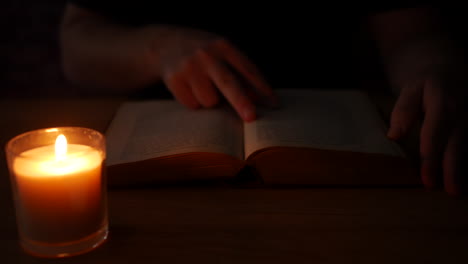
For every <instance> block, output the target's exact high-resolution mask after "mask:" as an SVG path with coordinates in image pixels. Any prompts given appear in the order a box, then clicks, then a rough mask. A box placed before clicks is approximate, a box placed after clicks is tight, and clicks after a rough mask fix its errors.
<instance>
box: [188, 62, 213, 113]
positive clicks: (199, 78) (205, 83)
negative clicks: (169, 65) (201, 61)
mask: <svg viewBox="0 0 468 264" xmlns="http://www.w3.org/2000/svg"><path fill="white" fill-rule="evenodd" d="M186 74H187V77H186V78H187V79H188V81H189V84H190V88H191V90H192V92H193V95H194V96H195V98H196V99H197V101H198V102H199V103H200V104H201V105H203V107H206V108H211V107H214V106H216V105H217V104H218V103H219V95H218V92H217V90H216V88H215V86H214V85H213V83H212V81H211V80H210V78H209V76H208V74H206V73H205V72H203V71H202V70H200V67H197V64H195V63H190V64H189V65H188V66H187V67H186Z"/></svg>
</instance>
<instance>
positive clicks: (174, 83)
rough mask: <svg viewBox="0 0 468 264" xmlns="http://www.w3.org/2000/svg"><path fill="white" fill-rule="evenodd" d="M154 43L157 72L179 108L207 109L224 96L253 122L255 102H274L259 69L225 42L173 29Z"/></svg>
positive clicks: (244, 117) (219, 38)
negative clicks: (180, 105)
mask: <svg viewBox="0 0 468 264" xmlns="http://www.w3.org/2000/svg"><path fill="white" fill-rule="evenodd" d="M157 41H159V42H158V44H157V45H158V49H157V51H156V53H157V57H158V65H159V69H158V71H159V72H160V74H161V77H162V79H163V81H164V82H165V84H166V85H167V87H168V89H169V90H170V91H171V93H172V94H173V95H174V97H175V98H176V99H177V100H178V101H179V102H180V103H182V104H183V105H185V106H187V107H189V108H191V109H197V108H200V107H206V108H210V107H214V106H215V105H217V104H218V103H219V101H220V99H221V97H224V98H225V99H227V101H228V102H229V103H230V104H231V106H232V107H233V108H234V109H235V110H236V112H237V113H238V115H239V116H240V117H241V118H242V119H243V120H244V121H247V122H248V121H252V120H254V119H256V112H255V103H263V104H266V105H272V106H274V105H276V104H277V103H278V102H277V101H278V100H277V98H276V96H275V94H274V93H273V90H272V89H271V87H270V86H269V85H268V84H267V82H266V81H265V80H264V78H263V77H262V76H261V74H260V72H259V70H258V69H257V68H256V67H255V65H254V64H253V63H252V62H250V61H249V59H248V58H247V57H246V56H245V55H244V54H242V52H240V51H239V50H238V49H237V48H236V47H235V46H234V45H233V44H232V43H230V42H229V41H228V40H226V39H224V38H221V37H219V36H216V35H214V34H211V33H207V32H203V31H198V30H192V29H185V28H174V29H173V30H172V31H171V32H170V33H168V34H167V37H165V38H164V40H161V38H159V40H157Z"/></svg>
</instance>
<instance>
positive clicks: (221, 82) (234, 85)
mask: <svg viewBox="0 0 468 264" xmlns="http://www.w3.org/2000/svg"><path fill="white" fill-rule="evenodd" d="M198 55H199V56H200V61H201V63H202V64H203V66H204V67H205V69H206V71H207V73H208V75H209V76H210V78H211V80H213V83H214V84H215V85H216V87H218V89H219V91H220V92H221V93H222V94H223V95H224V97H225V98H226V99H227V100H228V102H229V103H230V104H231V105H232V107H233V108H234V109H235V110H236V112H237V113H238V114H239V116H240V117H241V118H242V119H243V120H244V121H247V122H250V121H253V120H255V119H256V113H255V107H254V104H253V102H252V100H251V99H250V98H249V97H248V96H247V94H246V93H245V91H244V89H245V87H243V86H242V84H241V82H240V81H239V80H238V78H237V76H236V75H235V74H234V73H233V72H232V71H231V70H230V69H229V68H228V67H227V66H226V65H225V64H224V63H222V62H221V61H220V60H218V59H217V58H215V57H214V56H212V55H211V54H209V53H207V52H199V53H198Z"/></svg>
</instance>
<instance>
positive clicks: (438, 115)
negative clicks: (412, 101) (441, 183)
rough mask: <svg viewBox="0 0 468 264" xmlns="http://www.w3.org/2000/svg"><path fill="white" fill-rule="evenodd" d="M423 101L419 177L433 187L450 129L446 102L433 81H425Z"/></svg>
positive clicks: (439, 169)
mask: <svg viewBox="0 0 468 264" xmlns="http://www.w3.org/2000/svg"><path fill="white" fill-rule="evenodd" d="M425 85H426V87H425V89H424V95H423V96H424V102H425V104H426V106H425V109H426V113H425V118H424V122H423V126H422V129H421V139H420V152H421V177H422V181H423V183H424V185H425V186H426V187H428V188H434V187H435V186H437V185H438V180H439V179H440V176H441V175H442V159H443V153H444V149H445V146H446V144H447V138H448V131H450V129H451V127H450V126H451V124H450V122H449V117H448V116H449V113H448V112H447V111H446V108H447V103H446V101H445V100H444V98H443V96H444V95H443V94H442V92H441V90H440V89H439V88H438V87H435V86H434V85H435V84H434V83H433V82H426V84H425Z"/></svg>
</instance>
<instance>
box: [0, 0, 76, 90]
mask: <svg viewBox="0 0 468 264" xmlns="http://www.w3.org/2000/svg"><path fill="white" fill-rule="evenodd" d="M65 2H66V1H65V0H48V1H44V0H40V1H37V0H4V1H2V7H1V9H0V87H1V88H0V89H1V92H2V97H42V96H72V95H74V94H75V91H74V89H73V88H72V86H71V85H69V84H68V83H67V82H66V81H65V79H64V77H63V74H62V71H61V68H60V54H59V42H58V29H59V25H60V20H61V16H62V12H63V7H64V6H65Z"/></svg>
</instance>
